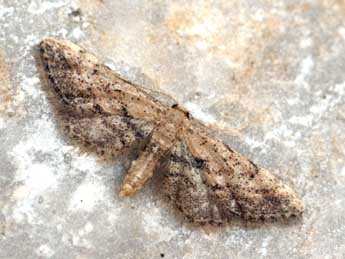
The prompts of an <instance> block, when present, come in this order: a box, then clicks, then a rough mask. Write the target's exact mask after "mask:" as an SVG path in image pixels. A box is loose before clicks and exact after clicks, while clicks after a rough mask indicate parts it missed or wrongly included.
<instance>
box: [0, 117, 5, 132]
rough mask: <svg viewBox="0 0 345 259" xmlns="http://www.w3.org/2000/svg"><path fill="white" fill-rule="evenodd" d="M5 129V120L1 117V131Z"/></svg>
mask: <svg viewBox="0 0 345 259" xmlns="http://www.w3.org/2000/svg"><path fill="white" fill-rule="evenodd" d="M4 128H5V120H4V119H3V118H1V117H0V129H4Z"/></svg>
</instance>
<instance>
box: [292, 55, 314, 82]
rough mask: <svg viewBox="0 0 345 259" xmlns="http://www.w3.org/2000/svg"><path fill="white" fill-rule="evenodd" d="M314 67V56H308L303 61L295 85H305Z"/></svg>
mask: <svg viewBox="0 0 345 259" xmlns="http://www.w3.org/2000/svg"><path fill="white" fill-rule="evenodd" d="M313 67H314V61H313V57H312V56H308V57H306V58H305V59H303V60H302V63H301V66H300V73H299V74H298V75H297V77H296V79H295V83H297V84H305V80H306V79H307V77H308V76H309V75H310V73H311V71H312V69H313Z"/></svg>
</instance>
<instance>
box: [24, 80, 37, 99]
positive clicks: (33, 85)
mask: <svg viewBox="0 0 345 259" xmlns="http://www.w3.org/2000/svg"><path fill="white" fill-rule="evenodd" d="M39 82H40V80H39V78H38V77H37V76H34V77H26V78H24V80H23V81H22V83H21V88H22V89H23V91H24V92H25V93H26V94H27V95H28V96H31V97H33V98H37V97H38V96H39V91H38V90H37V89H40V86H39Z"/></svg>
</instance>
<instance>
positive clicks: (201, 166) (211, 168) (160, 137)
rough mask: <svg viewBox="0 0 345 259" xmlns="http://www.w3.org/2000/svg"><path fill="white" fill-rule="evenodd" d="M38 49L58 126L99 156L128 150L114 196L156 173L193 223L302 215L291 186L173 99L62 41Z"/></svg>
mask: <svg viewBox="0 0 345 259" xmlns="http://www.w3.org/2000/svg"><path fill="white" fill-rule="evenodd" d="M39 49H40V62H41V65H42V67H43V71H44V75H45V76H44V77H45V81H46V82H47V84H48V85H49V86H50V88H51V89H53V90H54V91H53V92H54V94H55V95H56V96H58V100H59V105H60V107H61V108H60V109H59V114H61V115H62V117H63V121H64V122H63V125H64V129H65V131H66V132H67V133H68V134H69V135H70V136H71V137H72V138H73V139H76V140H77V141H79V142H80V143H81V144H83V146H87V147H91V148H92V149H93V150H95V151H96V152H97V153H98V154H99V155H101V156H107V157H110V158H115V157H116V156H118V155H120V154H127V152H128V151H131V152H134V151H135V153H136V156H137V157H136V159H134V160H133V161H132V163H131V166H130V167H129V169H128V171H127V174H126V176H125V179H124V180H123V183H122V185H121V189H120V196H131V195H133V194H134V193H135V192H137V191H139V190H140V189H141V188H142V187H143V186H144V185H145V183H146V182H147V180H148V179H149V178H150V177H151V176H152V175H153V174H154V173H157V174H160V175H161V176H162V177H161V178H162V180H161V181H162V182H161V185H162V188H161V190H162V191H163V192H164V193H165V194H166V196H167V197H168V198H169V199H170V200H171V201H172V203H173V204H174V205H175V206H176V208H177V209H178V210H179V211H181V212H182V214H183V215H184V216H185V217H186V218H187V219H188V220H189V221H191V222H194V223H197V224H215V225H217V224H222V223H224V222H228V221H230V220H231V219H232V218H233V217H240V218H243V219H247V220H267V219H277V218H290V217H291V216H301V215H302V213H303V203H302V201H301V200H300V199H299V198H298V196H297V194H296V193H295V192H294V191H293V190H292V189H291V188H290V187H288V186H287V185H285V184H283V183H282V182H281V181H280V180H279V179H278V178H276V177H274V176H273V175H272V174H270V173H269V172H267V171H266V170H265V169H262V168H260V167H258V166H257V165H255V164H254V163H253V162H251V161H250V160H249V159H247V158H246V157H244V156H242V155H240V154H239V153H237V152H235V151H233V150H232V149H231V148H229V147H228V146H227V145H226V144H224V143H223V142H222V141H220V140H218V139H217V138H215V137H213V136H212V135H211V134H210V132H209V131H208V129H207V128H206V127H205V126H204V125H202V124H201V123H200V122H198V121H196V120H195V119H193V118H192V117H191V115H190V114H189V112H188V111H186V110H184V109H183V108H181V107H180V106H179V105H178V104H176V103H175V104H173V105H167V104H164V103H163V102H161V101H159V100H157V99H156V98H155V96H154V95H153V94H151V93H150V91H149V90H147V89H145V88H142V87H140V86H137V85H135V84H132V83H130V82H128V81H126V80H124V79H122V78H121V77H120V76H119V75H118V74H116V73H115V72H113V71H112V70H111V69H109V68H108V67H106V66H105V65H103V64H102V63H101V62H99V61H98V59H97V58H96V57H95V56H93V55H92V54H90V53H88V52H87V51H86V50H84V49H83V48H81V47H79V46H77V45H75V44H73V43H71V42H69V41H66V40H62V39H58V38H46V39H44V40H43V41H42V42H41V43H40V45H39Z"/></svg>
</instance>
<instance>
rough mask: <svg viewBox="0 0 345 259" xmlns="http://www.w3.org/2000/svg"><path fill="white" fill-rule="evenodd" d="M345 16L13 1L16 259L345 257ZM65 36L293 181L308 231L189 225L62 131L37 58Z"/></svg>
mask: <svg viewBox="0 0 345 259" xmlns="http://www.w3.org/2000/svg"><path fill="white" fill-rule="evenodd" d="M344 15H345V4H344V2H343V1H340V0H339V1H322V0H315V1H295V0H293V1H268V0H267V1H257V0H252V1H249V0H247V1H225V0H222V1H148V0H147V1H145V0H143V1H139V0H135V1H112V0H103V1H102V0H80V1H68V0H55V1H53V0H51V1H48V0H32V1H26V0H22V1H12V0H0V148H1V152H0V209H1V210H0V258H78V259H81V258H83V259H84V258H162V257H163V256H164V258H344V257H345V226H344V224H343V222H344V221H345V188H344V187H345V186H344V184H345V165H344V162H345V158H344V155H345V146H344V141H345V134H344V133H343V129H344V127H345V74H344V72H343V71H344V70H345V24H344V18H343V17H344ZM50 35H55V36H62V37H65V38H67V39H70V40H72V41H74V42H76V43H79V44H81V45H83V46H84V47H86V48H87V49H90V50H91V51H92V52H94V53H95V54H96V55H97V56H99V57H100V58H102V59H103V60H104V61H105V62H106V63H107V64H108V65H109V66H111V67H112V68H114V69H115V70H116V71H118V72H119V73H121V74H122V75H123V76H124V77H126V78H128V79H130V80H132V81H134V82H136V83H139V84H142V85H145V86H147V87H152V88H155V89H160V90H161V91H163V92H165V93H168V94H170V95H171V96H173V97H174V98H176V99H177V100H178V101H179V102H180V103H181V104H182V105H183V106H185V107H186V108H188V109H190V110H191V112H192V114H193V115H194V116H195V117H197V118H199V119H201V120H202V121H204V122H207V123H209V124H212V125H213V126H214V127H219V128H220V132H222V133H221V136H222V138H223V139H224V141H225V142H227V143H228V144H229V145H231V146H232V147H233V148H234V149H236V150H238V151H240V152H242V153H243V154H245V155H247V156H248V157H250V158H251V159H253V160H254V161H255V162H257V163H258V164H260V165H262V166H264V167H266V168H268V169H269V170H270V171H272V172H273V173H274V174H275V175H278V176H279V177H281V178H282V179H284V180H285V181H287V182H289V183H290V185H292V186H293V187H294V188H295V189H296V190H297V192H299V193H300V195H301V196H302V198H303V201H304V202H305V206H306V211H305V214H304V217H303V220H301V221H299V222H296V223H294V224H289V225H280V224H246V223H243V222H242V223H239V222H237V223H234V224H230V225H229V226H227V227H224V228H220V229H209V228H200V227H199V228H198V227H193V226H189V225H188V224H185V223H184V222H183V221H182V220H181V219H180V218H179V217H176V216H175V215H174V213H172V211H171V208H170V207H169V206H168V205H166V204H165V203H164V202H163V201H162V200H161V198H160V197H159V195H157V193H156V192H155V191H154V190H155V188H154V186H153V185H154V184H152V183H150V184H149V185H148V186H147V187H146V188H145V190H144V191H142V192H140V193H139V194H138V195H136V196H135V197H133V198H130V199H120V198H119V197H118V195H117V192H118V189H119V185H120V182H121V180H122V179H123V173H124V171H123V164H121V163H116V161H114V164H116V165H115V166H114V165H111V164H110V165H109V164H103V163H101V162H99V161H98V160H97V159H96V158H95V157H92V156H91V155H87V154H81V153H80V152H79V150H78V147H76V146H71V145H69V144H68V142H66V140H65V138H64V136H62V135H60V133H59V132H58V131H57V128H56V121H55V120H54V117H53V116H52V111H51V107H50V105H49V102H48V100H47V97H46V95H45V92H44V91H43V89H42V88H41V84H40V82H39V79H38V75H37V71H36V67H35V62H34V58H33V48H34V46H35V45H36V44H37V43H38V42H39V41H40V39H42V38H43V37H46V36H50Z"/></svg>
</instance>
